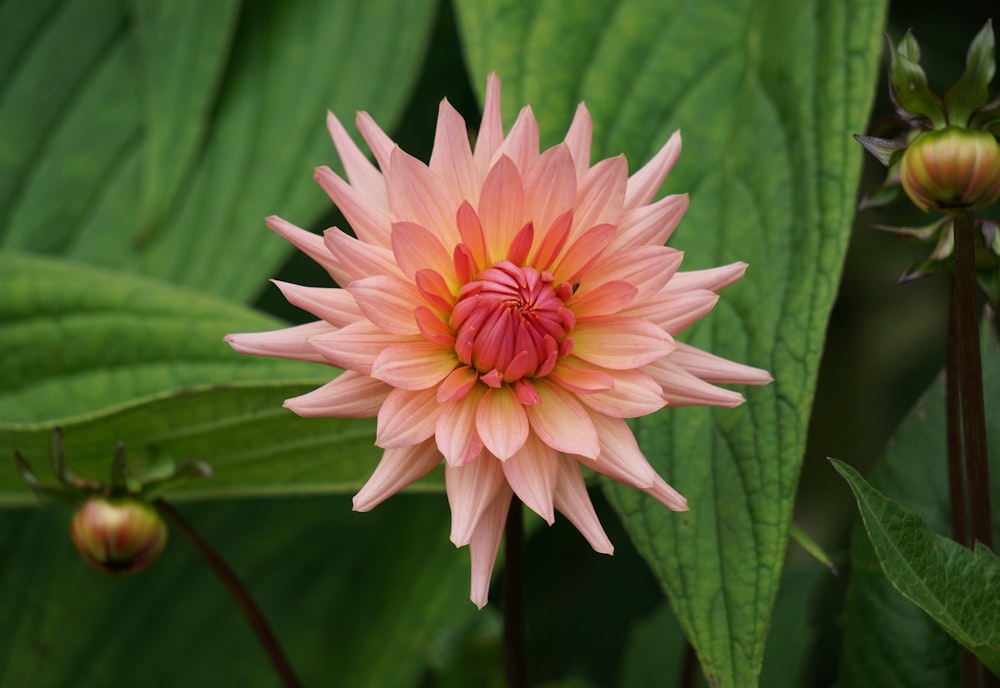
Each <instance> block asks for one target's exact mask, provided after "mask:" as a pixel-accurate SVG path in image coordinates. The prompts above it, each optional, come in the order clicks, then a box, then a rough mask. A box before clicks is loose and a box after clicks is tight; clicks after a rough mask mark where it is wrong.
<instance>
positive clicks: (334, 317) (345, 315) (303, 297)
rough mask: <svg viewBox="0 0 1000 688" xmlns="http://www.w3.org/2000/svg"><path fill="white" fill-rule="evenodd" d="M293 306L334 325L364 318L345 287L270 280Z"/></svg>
mask: <svg viewBox="0 0 1000 688" xmlns="http://www.w3.org/2000/svg"><path fill="white" fill-rule="evenodd" d="M271 281H272V282H274V284H275V286H277V287H278V289H280V290H281V293H282V295H283V296H284V297H285V298H286V299H287V300H288V302H289V303H290V304H292V305H293V306H298V307H299V308H301V309H302V310H305V311H309V312H310V313H312V314H313V315H315V316H316V317H318V318H321V319H322V320H325V321H326V322H328V323H330V324H331V325H333V326H335V327H346V326H347V325H350V324H351V323H353V322H357V321H358V320H361V319H362V318H364V315H363V314H362V313H361V309H360V308H358V304H357V303H356V302H355V301H354V297H353V296H351V292H349V291H347V290H346V289H329V288H323V287H303V286H300V285H298V284H291V283H289V282H280V281H278V280H271Z"/></svg>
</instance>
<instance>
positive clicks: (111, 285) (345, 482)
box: [0, 253, 439, 505]
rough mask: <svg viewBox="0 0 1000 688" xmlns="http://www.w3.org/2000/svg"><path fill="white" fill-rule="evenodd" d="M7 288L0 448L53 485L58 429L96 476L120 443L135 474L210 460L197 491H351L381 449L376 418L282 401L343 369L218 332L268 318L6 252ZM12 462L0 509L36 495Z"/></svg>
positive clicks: (0, 333)
mask: <svg viewBox="0 0 1000 688" xmlns="http://www.w3.org/2000/svg"><path fill="white" fill-rule="evenodd" d="M0 289H2V291H3V293H4V299H3V300H2V301H0V350H3V351H4V352H5V355H4V356H3V357H2V359H0V380H3V386H2V388H0V455H2V456H6V457H10V456H11V454H12V452H13V451H14V450H15V449H16V450H19V451H20V452H21V453H22V454H23V455H24V456H25V458H26V459H27V460H28V461H29V462H30V463H31V464H32V466H33V467H34V468H35V470H36V472H38V473H39V475H40V476H43V477H44V479H45V481H46V482H50V481H52V480H53V476H51V475H50V474H49V472H48V470H47V468H46V466H47V465H48V454H49V443H50V439H51V434H52V431H53V429H54V428H55V427H56V426H61V427H62V428H63V431H64V444H65V453H66V456H67V459H68V461H69V462H70V464H71V465H72V467H73V468H74V469H76V470H77V471H78V472H80V473H83V474H85V475H89V476H91V477H93V478H96V479H101V480H104V479H106V478H107V475H108V467H109V465H110V461H111V458H112V456H113V455H114V447H115V443H116V442H117V441H119V440H120V441H122V442H124V443H125V445H126V449H127V454H128V456H129V457H130V459H131V460H132V461H133V462H134V465H135V467H136V469H137V470H139V471H152V472H157V471H160V470H162V469H165V468H169V466H170V465H172V464H174V465H175V464H176V463H177V462H180V461H183V460H185V459H188V458H191V457H198V458H201V459H203V460H205V461H207V462H208V463H209V464H210V465H211V466H212V467H213V469H214V470H215V478H214V479H212V480H202V481H196V482H193V483H190V484H189V485H188V486H187V487H186V488H185V490H184V491H185V494H186V495H187V496H191V497H219V496H233V495H240V494H289V493H311V492H352V491H355V490H357V489H358V487H360V485H361V484H362V483H363V481H364V480H365V479H366V478H367V476H368V475H369V474H370V473H371V470H372V467H373V466H374V465H375V462H376V461H377V459H378V457H379V454H380V452H379V450H377V449H376V448H375V446H374V444H373V441H374V436H375V425H374V420H373V419H362V420H351V419H340V418H323V419H310V420H306V419H303V418H299V417H298V416H296V415H295V414H293V413H292V412H291V411H289V410H287V409H284V408H282V407H281V401H282V400H283V399H287V398H289V397H292V396H297V395H299V394H304V393H305V392H308V391H310V390H312V389H315V388H316V387H318V386H319V385H320V384H322V383H324V382H326V381H327V380H329V379H330V378H332V377H333V375H335V374H336V371H335V370H334V369H332V368H324V367H323V366H320V365H315V364H309V363H300V362H294V361H279V360H274V359H267V358H255V357H249V356H240V355H238V354H236V353H234V352H233V351H232V350H231V349H230V348H229V346H228V345H226V344H225V343H224V342H223V341H222V337H223V335H224V334H226V333H227V332H233V331H245V330H260V329H270V328H274V327H276V326H278V325H279V323H276V322H275V321H274V320H273V319H271V318H267V317H264V316H261V315H259V314H255V313H253V312H251V311H249V310H248V309H246V308H245V307H243V306H238V305H235V304H229V303H226V302H222V301H218V300H216V299H213V298H210V297H206V296H201V295H199V294H196V293H194V292H190V291H188V290H186V289H183V288H178V287H171V286H167V285H163V284H160V283H157V282H153V281H151V280H148V279H145V278H139V277H134V276H129V275H120V274H116V273H112V272H108V271H105V270H101V269H99V268H89V267H84V266H79V265H73V264H67V263H64V262H63V261H56V260H51V259H46V258H37V257H33V256H29V255H15V254H11V253H0ZM8 466H9V470H2V471H0V505H11V504H27V503H33V502H34V496H33V495H32V494H31V492H30V491H29V490H28V489H27V487H26V486H25V485H24V484H23V482H22V481H21V479H20V477H19V476H18V474H17V472H16V471H15V470H14V469H13V464H8ZM438 478H439V477H438ZM438 478H434V479H433V480H432V482H431V483H429V484H431V485H436V484H437V483H439V479H438Z"/></svg>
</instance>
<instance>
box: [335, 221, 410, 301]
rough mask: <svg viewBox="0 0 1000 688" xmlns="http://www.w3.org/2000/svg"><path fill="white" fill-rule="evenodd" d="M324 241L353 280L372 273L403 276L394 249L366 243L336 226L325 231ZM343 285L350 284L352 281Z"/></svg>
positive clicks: (369, 275)
mask: <svg viewBox="0 0 1000 688" xmlns="http://www.w3.org/2000/svg"><path fill="white" fill-rule="evenodd" d="M323 241H324V242H325V243H326V247H327V248H328V249H329V251H330V253H332V254H333V255H335V256H336V257H337V259H338V260H339V261H340V264H341V265H342V266H343V269H344V271H346V272H347V273H348V274H349V275H350V277H351V281H354V280H359V279H362V278H365V277H371V276H372V275H394V276H396V277H402V276H403V272H402V271H401V270H400V269H399V266H398V265H397V264H396V259H395V257H394V256H393V255H392V251H390V250H389V249H387V248H383V247H382V246H379V245H377V244H366V243H365V242H363V241H361V240H360V239H355V238H354V237H352V236H351V235H349V234H345V233H344V232H342V231H340V230H339V229H337V228H336V227H331V228H330V229H328V230H326V231H325V232H323ZM343 286H350V282H348V283H347V284H345V285H343Z"/></svg>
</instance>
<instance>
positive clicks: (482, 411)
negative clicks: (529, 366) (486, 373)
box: [476, 385, 528, 459]
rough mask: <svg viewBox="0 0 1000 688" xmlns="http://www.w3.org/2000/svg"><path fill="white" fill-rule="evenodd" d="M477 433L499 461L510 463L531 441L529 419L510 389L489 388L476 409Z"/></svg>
mask: <svg viewBox="0 0 1000 688" xmlns="http://www.w3.org/2000/svg"><path fill="white" fill-rule="evenodd" d="M476 429H477V430H478V432H479V436H480V437H481V438H482V439H483V444H485V445H486V448H487V449H489V450H490V451H491V452H493V454H494V455H495V456H496V457H497V458H499V459H507V458H509V457H510V456H512V455H513V454H514V452H516V451H518V450H519V449H520V448H521V447H522V446H523V445H524V442H525V440H526V439H527V438H528V416H527V415H526V414H525V412H524V406H522V405H521V402H520V401H518V400H517V397H516V396H515V395H514V392H513V391H512V390H511V388H510V386H509V385H503V386H501V387H498V388H490V389H489V390H488V391H487V392H486V394H485V395H484V396H483V399H482V401H480V402H479V406H478V408H477V409H476Z"/></svg>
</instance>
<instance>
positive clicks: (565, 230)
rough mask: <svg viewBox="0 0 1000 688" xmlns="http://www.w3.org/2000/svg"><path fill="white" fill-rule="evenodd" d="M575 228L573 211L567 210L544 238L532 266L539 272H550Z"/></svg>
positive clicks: (556, 220) (555, 221)
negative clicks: (571, 230)
mask: <svg viewBox="0 0 1000 688" xmlns="http://www.w3.org/2000/svg"><path fill="white" fill-rule="evenodd" d="M572 227H573V211H572V210H567V211H566V212H565V213H563V214H562V215H560V216H559V217H557V218H556V219H555V220H554V221H553V222H552V224H551V225H550V226H549V228H548V230H547V231H546V232H545V234H544V235H543V236H542V240H541V242H540V243H539V245H538V250H537V251H535V255H534V257H533V258H532V259H531V264H532V265H533V266H534V267H535V268H537V269H538V270H548V269H550V268H551V267H552V264H553V263H555V261H556V258H558V257H559V254H560V253H562V250H563V247H564V246H565V245H566V241H567V240H568V239H569V233H570V229H572Z"/></svg>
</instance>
